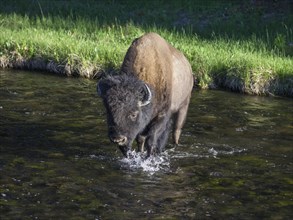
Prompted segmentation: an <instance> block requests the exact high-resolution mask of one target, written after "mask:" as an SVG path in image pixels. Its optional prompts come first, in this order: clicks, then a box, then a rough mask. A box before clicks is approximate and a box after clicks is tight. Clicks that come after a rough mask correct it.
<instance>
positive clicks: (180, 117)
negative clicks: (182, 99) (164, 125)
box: [173, 97, 189, 145]
mask: <svg viewBox="0 0 293 220" xmlns="http://www.w3.org/2000/svg"><path fill="white" fill-rule="evenodd" d="M188 105H189V97H188V99H187V100H186V104H185V105H184V106H183V107H181V108H180V109H179V111H178V112H177V113H176V114H175V115H174V125H173V141H174V143H175V144H176V145H178V143H179V138H180V135H181V129H182V127H183V125H184V122H185V119H186V115H187V111H188Z"/></svg>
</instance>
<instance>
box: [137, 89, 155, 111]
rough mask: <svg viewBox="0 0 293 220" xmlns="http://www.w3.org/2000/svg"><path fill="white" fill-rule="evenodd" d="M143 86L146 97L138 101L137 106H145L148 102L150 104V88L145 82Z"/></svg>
mask: <svg viewBox="0 0 293 220" xmlns="http://www.w3.org/2000/svg"><path fill="white" fill-rule="evenodd" d="M144 86H145V88H146V98H145V99H144V100H143V101H142V102H140V103H139V106H141V107H142V106H146V105H148V104H150V102H151V100H152V92H151V90H150V88H149V87H148V85H147V84H144Z"/></svg>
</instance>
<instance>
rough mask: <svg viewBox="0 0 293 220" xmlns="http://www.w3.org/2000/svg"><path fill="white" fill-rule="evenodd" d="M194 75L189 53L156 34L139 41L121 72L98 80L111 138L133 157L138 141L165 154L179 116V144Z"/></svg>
mask: <svg viewBox="0 0 293 220" xmlns="http://www.w3.org/2000/svg"><path fill="white" fill-rule="evenodd" d="M192 87H193V75H192V70H191V66H190V64H189V62H188V61H187V59H186V58H185V56H184V55H183V54H182V53H181V52H180V51H178V50H177V49H175V48H174V47H172V46H171V45H170V44H169V43H167V42H166V41H165V40H164V39H163V38H162V37H160V36H159V35H158V34H156V33H148V34H145V35H143V36H142V37H140V38H137V39H135V40H134V41H133V42H132V44H131V46H130V48H129V49H128V51H127V53H126V55H125V58H124V61H123V64H122V67H121V70H120V74H119V75H116V76H109V77H107V78H105V79H102V80H100V81H99V82H98V86H97V91H98V94H99V95H100V96H101V97H102V99H103V103H104V105H105V108H106V111H107V122H108V131H109V138H110V140H111V141H112V142H114V143H116V144H118V146H119V148H120V150H121V151H122V153H123V155H124V156H126V157H127V152H128V150H130V149H131V146H132V143H133V141H134V140H135V139H136V141H137V144H138V149H139V150H140V151H144V148H146V150H147V156H150V155H152V154H155V153H160V152H161V151H162V150H163V149H164V147H165V145H166V142H167V139H168V134H169V124H170V121H171V119H173V138H174V142H175V144H178V140H179V137H180V134H181V129H182V126H183V124H184V121H185V118H186V114H187V110H188V105H189V100H190V96H191V91H192Z"/></svg>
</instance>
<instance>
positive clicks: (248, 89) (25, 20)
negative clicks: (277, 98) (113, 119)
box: [0, 0, 293, 96]
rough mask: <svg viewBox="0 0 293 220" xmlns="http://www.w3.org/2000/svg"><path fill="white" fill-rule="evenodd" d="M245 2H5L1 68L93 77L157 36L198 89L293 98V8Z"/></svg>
mask: <svg viewBox="0 0 293 220" xmlns="http://www.w3.org/2000/svg"><path fill="white" fill-rule="evenodd" d="M231 2H233V3H231ZM246 2H247V1H241V0H238V1H237V0H235V1H227V0H222V1H216V0H211V1H200V0H193V1H192V0H185V1H176V0H174V1H164V0H156V1H155V0H153V1H134V0H121V1H114V0H112V1H110V0H109V1H106V0H104V1H103V0H101V1H93V0H86V1H77V0H76V1H74V0H71V1H70V0H69V1H65V0H63V1H57V0H56V1H49V0H30V1H29V0H2V1H1V2H0V4H1V6H0V66H2V67H12V68H20V69H34V70H46V71H50V72H55V73H58V74H64V75H73V76H85V77H88V78H95V77H98V76H99V75H100V74H101V73H104V72H106V73H108V72H112V71H113V72H117V71H118V70H119V67H120V65H121V63H122V61H123V57H124V55H125V53H126V50H127V48H128V47H129V45H130V44H131V42H132V40H133V39H134V38H137V37H139V36H141V35H142V34H143V33H146V32H150V31H152V32H157V33H159V34H160V35H161V36H163V37H164V38H165V39H166V40H167V41H168V42H170V43H171V44H172V45H173V46H174V47H176V48H178V49H179V50H181V51H182V52H183V53H184V54H185V55H186V56H187V58H188V59H189V61H190V63H191V65H192V68H193V72H194V75H195V76H196V78H197V82H198V85H199V86H200V87H201V88H225V89H229V90H233V91H239V92H243V93H250V94H277V95H286V96H293V61H292V56H293V29H292V24H293V15H292V13H291V11H290V10H291V8H290V7H292V6H290V3H289V1H288V0H283V1H282V0H280V1H272V0H268V1H255V2H253V3H252V2H251V1H249V3H246Z"/></svg>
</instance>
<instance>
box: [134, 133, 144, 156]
mask: <svg viewBox="0 0 293 220" xmlns="http://www.w3.org/2000/svg"><path fill="white" fill-rule="evenodd" d="M145 139H146V137H145V136H144V135H141V134H139V135H137V137H136V142H137V150H138V152H141V153H143V152H144V143H145Z"/></svg>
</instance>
